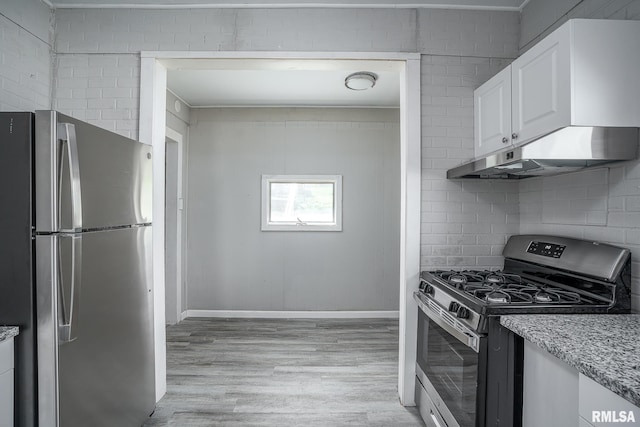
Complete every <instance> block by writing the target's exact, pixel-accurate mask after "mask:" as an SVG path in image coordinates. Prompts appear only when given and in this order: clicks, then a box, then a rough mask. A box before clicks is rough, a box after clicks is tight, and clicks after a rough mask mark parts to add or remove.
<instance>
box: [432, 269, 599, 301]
mask: <svg viewBox="0 0 640 427" xmlns="http://www.w3.org/2000/svg"><path fill="white" fill-rule="evenodd" d="M432 275H433V276H435V277H436V278H438V279H440V280H441V281H442V282H443V284H444V285H445V286H451V287H453V288H455V289H458V290H461V291H462V292H464V293H465V294H466V295H468V296H469V297H471V298H474V299H475V300H476V301H477V302H479V303H484V304H487V305H496V304H508V305H511V306H515V305H530V304H550V305H556V304H557V305H561V304H598V303H599V301H594V300H593V299H590V298H587V297H586V296H584V295H580V294H579V293H578V292H573V291H570V290H566V289H562V288H560V287H558V286H553V285H549V284H543V283H535V282H533V281H531V280H527V279H524V278H523V277H522V276H521V275H519V274H511V273H505V272H502V271H497V272H496V271H488V270H481V271H452V270H449V271H435V272H432Z"/></svg>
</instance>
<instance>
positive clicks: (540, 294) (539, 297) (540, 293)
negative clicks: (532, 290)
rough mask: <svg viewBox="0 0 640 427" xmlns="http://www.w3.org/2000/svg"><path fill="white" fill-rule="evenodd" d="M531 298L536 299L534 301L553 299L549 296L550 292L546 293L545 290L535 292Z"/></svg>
mask: <svg viewBox="0 0 640 427" xmlns="http://www.w3.org/2000/svg"><path fill="white" fill-rule="evenodd" d="M533 298H534V299H535V300H536V302H551V301H553V297H552V296H551V294H550V293H548V292H545V291H538V292H536V294H535V295H534V296H533Z"/></svg>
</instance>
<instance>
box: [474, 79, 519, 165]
mask: <svg viewBox="0 0 640 427" xmlns="http://www.w3.org/2000/svg"><path fill="white" fill-rule="evenodd" d="M473 108H474V115H475V117H476V122H475V123H476V125H475V127H474V133H475V135H474V138H475V141H476V153H475V154H476V156H479V155H482V154H487V153H490V152H492V151H496V150H499V149H501V148H502V147H504V146H506V145H509V144H510V143H511V69H510V68H509V67H507V68H505V69H504V70H502V71H500V72H499V73H498V74H496V75H495V76H494V77H493V78H492V79H491V80H489V81H488V82H487V83H486V84H484V85H482V86H480V87H479V88H478V89H477V90H476V91H475V92H474V94H473Z"/></svg>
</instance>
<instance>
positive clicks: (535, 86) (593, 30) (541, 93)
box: [474, 19, 640, 157]
mask: <svg viewBox="0 0 640 427" xmlns="http://www.w3.org/2000/svg"><path fill="white" fill-rule="evenodd" d="M639 45H640V21H614V20H594V19H574V20H571V21H568V22H567V23H565V24H564V25H562V26H561V27H560V28H558V29H557V30H555V31H554V32H553V33H551V34H550V35H549V36H547V37H545V38H544V39H543V40H541V41H540V42H539V43H538V44H536V45H535V46H533V47H532V48H531V49H529V50H528V51H527V52H525V53H524V54H522V55H521V56H520V57H518V58H517V59H516V60H515V61H513V63H512V64H511V65H510V66H509V67H507V68H505V69H504V70H502V71H501V72H500V73H498V74H497V75H496V76H494V77H493V78H491V79H490V80H489V81H487V82H486V83H485V84H483V85H482V86H480V87H479V88H478V89H476V91H475V96H474V101H475V107H474V108H475V145H476V150H475V155H476V157H479V156H482V155H485V154H487V153H490V152H492V151H496V150H499V149H500V148H502V147H504V146H509V145H519V144H522V143H525V142H529V141H531V140H534V139H536V138H539V137H541V136H544V135H546V134H549V133H551V132H553V131H555V130H558V129H560V128H563V127H566V126H604V127H639V126H640V77H639V75H638V71H637V70H638V69H640V49H639V48H638V46H639ZM505 96H508V97H510V98H504V97H505ZM503 138H507V139H508V140H507V141H506V142H504V141H505V140H504V139H503Z"/></svg>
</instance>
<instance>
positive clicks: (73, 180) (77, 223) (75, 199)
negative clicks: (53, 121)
mask: <svg viewBox="0 0 640 427" xmlns="http://www.w3.org/2000/svg"><path fill="white" fill-rule="evenodd" d="M58 139H59V140H60V141H61V142H62V145H63V148H64V147H65V146H66V155H67V160H68V163H69V183H70V186H71V194H70V195H71V228H64V229H63V228H62V224H60V229H61V231H67V232H78V231H82V191H81V187H80V161H79V158H78V139H77V138H76V127H75V125H74V124H73V123H58ZM61 155H62V156H64V153H61ZM60 165H61V166H60V172H59V174H58V210H60V206H61V194H62V191H61V190H62V189H61V188H60V186H61V185H62V173H63V165H64V161H62V162H60ZM60 218H61V215H60V213H59V212H58V220H59V221H60Z"/></svg>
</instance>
